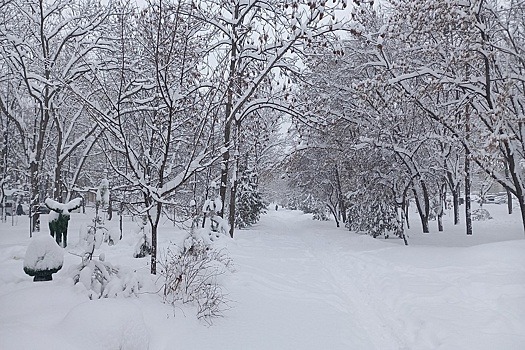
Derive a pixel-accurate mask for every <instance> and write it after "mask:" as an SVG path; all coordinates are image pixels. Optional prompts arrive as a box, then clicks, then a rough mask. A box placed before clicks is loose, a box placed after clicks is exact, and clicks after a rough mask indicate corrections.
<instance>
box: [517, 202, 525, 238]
mask: <svg viewBox="0 0 525 350" xmlns="http://www.w3.org/2000/svg"><path fill="white" fill-rule="evenodd" d="M518 203H519V205H520V211H521V222H522V225H523V232H525V200H524V198H523V194H521V195H520V196H518Z"/></svg>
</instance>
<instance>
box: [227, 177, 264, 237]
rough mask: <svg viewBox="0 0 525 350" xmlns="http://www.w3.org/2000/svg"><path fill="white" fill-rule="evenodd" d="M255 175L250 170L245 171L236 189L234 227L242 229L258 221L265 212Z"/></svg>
mask: <svg viewBox="0 0 525 350" xmlns="http://www.w3.org/2000/svg"><path fill="white" fill-rule="evenodd" d="M258 186H259V180H258V176H257V173H256V172H255V171H254V170H253V169H250V168H247V169H245V170H244V171H243V172H242V174H241V178H240V180H239V185H238V187H237V210H236V212H235V226H236V227H237V228H244V227H248V226H251V225H253V224H255V223H256V222H257V221H259V217H260V216H261V214H264V213H265V212H266V203H264V201H263V199H262V194H261V192H260V191H259V188H258Z"/></svg>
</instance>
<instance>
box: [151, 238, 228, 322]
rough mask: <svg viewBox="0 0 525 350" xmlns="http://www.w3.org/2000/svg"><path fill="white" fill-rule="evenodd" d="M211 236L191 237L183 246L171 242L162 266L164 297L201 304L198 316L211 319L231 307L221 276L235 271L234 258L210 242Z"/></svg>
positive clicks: (169, 301) (167, 300) (166, 299)
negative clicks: (228, 305)
mask: <svg viewBox="0 0 525 350" xmlns="http://www.w3.org/2000/svg"><path fill="white" fill-rule="evenodd" d="M207 236H208V235H207V234H201V235H200V236H198V237H195V236H189V237H187V238H186V240H185V241H184V245H183V247H178V246H175V245H171V246H170V247H168V248H167V250H166V251H165V253H164V255H163V257H162V258H161V259H160V262H159V265H160V266H161V271H160V275H161V276H162V277H163V279H164V286H163V297H164V300H165V301H166V302H168V303H170V304H176V303H177V302H181V303H192V304H194V305H196V306H197V317H198V318H203V319H205V320H207V321H210V318H212V317H218V316H221V315H222V312H223V311H224V310H225V309H226V308H227V299H226V295H225V293H224V290H223V287H222V285H221V277H222V276H223V275H225V274H227V273H229V272H231V271H232V260H231V258H230V257H229V255H228V254H227V252H226V250H224V249H218V250H217V249H214V248H213V247H212V246H211V245H209V244H206V242H205V239H204V238H205V237H207Z"/></svg>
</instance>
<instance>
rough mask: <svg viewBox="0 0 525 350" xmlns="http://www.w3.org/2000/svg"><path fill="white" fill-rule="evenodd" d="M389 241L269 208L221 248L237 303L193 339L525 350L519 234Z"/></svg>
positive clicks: (289, 345)
mask: <svg viewBox="0 0 525 350" xmlns="http://www.w3.org/2000/svg"><path fill="white" fill-rule="evenodd" d="M391 242H392V241H390V242H389V241H384V240H377V239H373V238H371V237H369V236H360V235H355V234H351V233H349V232H348V231H346V230H344V229H336V228H335V227H333V223H327V222H318V221H313V220H312V219H311V217H310V216H308V215H302V214H301V213H299V212H294V211H284V210H281V211H278V212H275V211H270V212H269V213H268V214H267V215H265V216H264V217H263V218H262V219H261V222H260V223H259V224H258V225H257V226H256V227H254V229H252V230H245V231H239V232H238V233H237V237H236V240H235V244H234V246H232V247H230V250H231V252H232V255H233V257H234V259H235V261H236V265H237V266H238V271H237V273H236V274H235V276H234V280H233V283H232V286H231V291H232V293H231V298H232V299H233V300H235V301H236V303H235V305H234V308H233V309H232V310H231V311H230V312H228V316H227V317H226V319H224V320H219V322H217V324H216V325H214V326H213V327H212V329H210V332H209V333H207V334H206V335H205V337H210V338H209V339H201V340H200V341H201V342H202V343H201V345H203V346H205V344H207V343H208V342H209V341H211V340H212V339H214V340H215V341H217V340H218V339H223V342H224V345H226V344H228V342H230V345H231V346H229V347H228V348H231V349H246V348H250V349H392V350H394V349H487V350H488V349H522V348H523V347H524V345H525V264H523V263H524V262H525V254H524V253H525V242H524V241H509V242H501V243H493V244H488V245H481V246H476V247H470V248H451V247H446V248H445V247H415V246H410V247H405V246H403V245H400V244H396V243H397V242H396V243H391ZM196 341H197V344H199V340H196ZM192 344H193V343H192ZM188 345H190V343H188ZM219 348H222V347H219Z"/></svg>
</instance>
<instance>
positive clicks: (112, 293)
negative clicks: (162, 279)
mask: <svg viewBox="0 0 525 350" xmlns="http://www.w3.org/2000/svg"><path fill="white" fill-rule="evenodd" d="M73 281H74V283H75V284H77V283H79V282H80V283H81V284H82V285H83V286H84V287H85V288H86V290H87V291H88V296H89V298H90V299H100V298H116V297H128V296H131V295H135V294H136V293H137V292H138V291H139V290H140V288H141V287H142V283H141V282H140V280H139V278H138V277H137V274H136V273H135V271H132V270H126V269H119V268H118V267H115V266H113V265H111V264H110V263H108V262H105V261H104V254H101V255H100V256H99V260H98V261H97V260H93V259H84V260H83V262H82V264H81V265H79V266H77V267H76V268H75V269H74V270H73Z"/></svg>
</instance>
